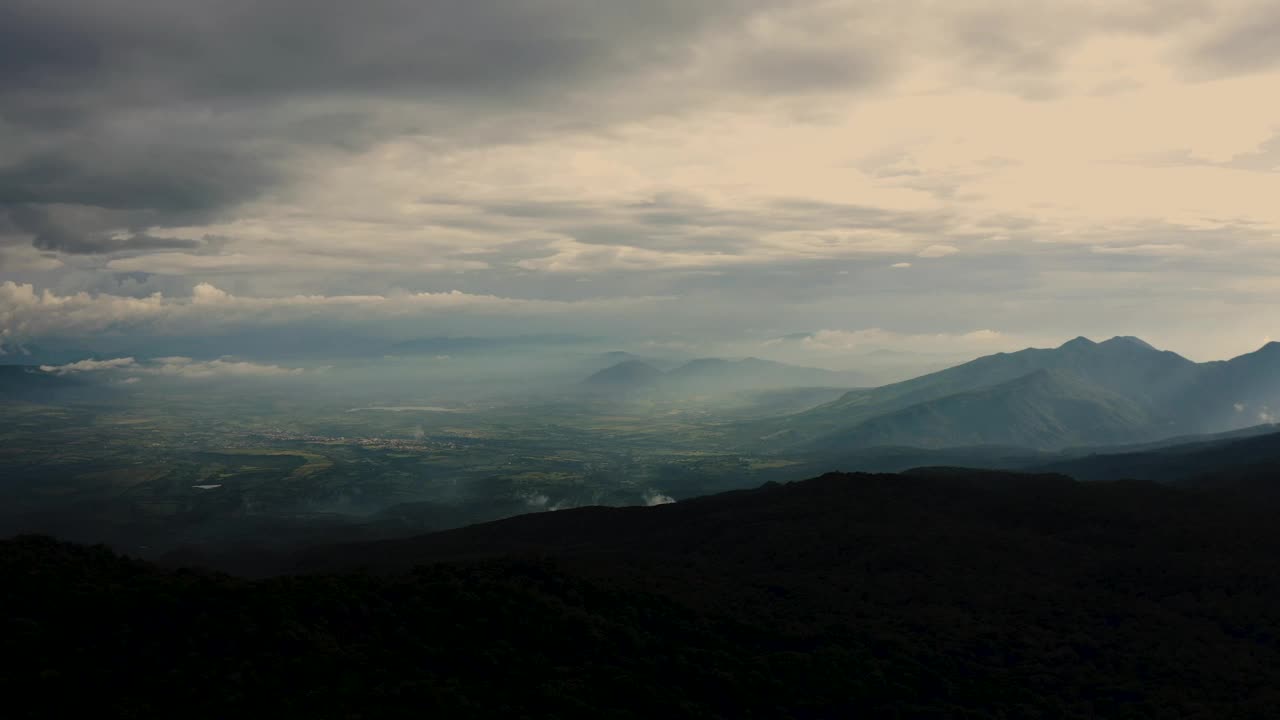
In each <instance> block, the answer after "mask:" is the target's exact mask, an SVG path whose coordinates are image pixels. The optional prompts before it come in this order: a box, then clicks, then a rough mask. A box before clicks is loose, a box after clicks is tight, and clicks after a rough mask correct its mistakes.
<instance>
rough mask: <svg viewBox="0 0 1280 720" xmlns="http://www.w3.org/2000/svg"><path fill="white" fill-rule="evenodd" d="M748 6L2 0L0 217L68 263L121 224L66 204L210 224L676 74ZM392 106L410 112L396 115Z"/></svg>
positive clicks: (583, 111) (465, 0)
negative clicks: (87, 222)
mask: <svg viewBox="0 0 1280 720" xmlns="http://www.w3.org/2000/svg"><path fill="white" fill-rule="evenodd" d="M759 4H761V3H758V2H756V0H702V1H700V2H697V3H689V2H684V1H682V0H680V1H677V0H653V1H649V2H644V3H636V2H629V1H625V0H595V1H593V2H589V3H587V2H573V1H570V0H524V1H522V2H496V1H489V2H477V1H476V0H426V1H419V2H410V1H408V0H372V1H370V2H361V3H351V2H348V1H347V0H318V1H317V0H306V1H303V0H278V1H274V2H259V1H258V0H253V1H250V0H220V1H219V2H216V3H211V2H197V1H196V0H177V1H173V0H166V1H163V2H161V1H159V0H121V1H118V2H111V3H102V2H97V1H96V0H8V1H7V2H5V3H3V4H2V5H0V211H2V210H3V208H6V207H7V208H9V209H10V212H15V210H13V208H15V207H17V206H36V207H38V208H41V209H42V211H43V212H44V213H45V214H46V215H48V216H50V217H51V218H52V219H51V220H49V221H48V222H46V223H43V225H48V226H50V227H59V228H61V230H52V229H50V227H42V228H41V229H40V230H38V231H34V233H35V234H36V236H37V238H41V239H38V240H37V244H38V246H41V247H48V248H56V249H59V250H64V251H72V250H73V249H74V248H80V247H83V246H84V245H85V244H86V243H92V242H93V241H92V240H90V239H88V234H92V233H93V232H102V231H106V230H109V229H118V228H119V226H118V225H104V226H101V227H94V228H83V229H81V228H78V227H75V226H79V225H82V224H83V223H82V222H81V223H71V222H65V221H63V220H62V219H61V218H59V217H58V216H59V215H60V214H61V213H63V211H64V206H80V207H82V208H98V209H104V210H113V211H123V212H124V213H125V214H126V215H127V217H126V218H125V226H127V227H139V228H140V227H164V226H173V225H178V224H184V223H192V222H195V221H199V220H202V219H212V218H217V217H219V216H220V214H224V213H225V212H227V211H229V210H231V209H233V208H235V207H236V206H238V205H240V204H241V203H243V202H245V201H248V200H252V199H255V198H257V197H260V196H261V195H263V194H264V193H266V192H269V191H271V190H272V189H273V188H275V187H279V186H281V185H282V184H284V183H287V182H288V181H289V180H290V178H291V172H293V171H294V170H293V169H292V168H291V164H290V160H291V159H292V158H294V157H296V156H298V155H299V153H300V151H302V150H304V149H305V148H307V147H314V146H316V145H325V146H329V147H331V148H336V149H339V150H342V149H358V148H359V147H362V146H366V145H368V144H369V143H372V142H375V141H377V140H378V139H380V138H381V137H385V136H391V135H396V134H401V133H406V132H409V133H415V134H425V135H433V136H441V137H447V136H448V135H449V133H450V132H452V131H455V130H456V129H457V128H459V127H473V128H474V127H478V126H484V125H488V126H494V127H493V129H492V130H491V132H495V133H498V134H499V135H501V134H502V133H514V132H518V131H522V130H523V131H528V130H529V127H528V125H529V123H528V121H527V118H526V121H525V122H524V123H520V122H516V121H515V120H514V119H513V118H514V116H518V115H521V114H522V113H528V112H535V111H537V110H538V109H539V108H542V109H547V108H556V107H557V103H562V102H564V101H565V98H568V97H570V96H574V95H575V94H576V93H583V92H586V91H588V90H589V89H591V88H592V87H594V86H596V84H597V83H598V81H601V80H604V79H609V80H610V81H611V82H612V81H617V80H620V79H622V78H625V77H628V76H630V75H631V74H634V73H639V72H643V71H645V70H646V69H648V68H652V67H655V66H658V65H662V64H664V63H673V62H678V61H679V60H680V59H681V58H683V57H685V56H686V55H687V54H688V52H689V51H690V47H691V44H692V39H693V38H694V37H696V36H697V35H698V34H699V33H701V32H703V31H704V30H706V29H707V28H708V27H712V26H715V27H719V26H722V25H726V24H733V23H734V22H736V21H737V20H738V19H740V18H741V17H742V16H743V15H744V14H745V13H748V12H750V11H751V10H752V9H753V8H755V7H756V6H757V5H759ZM397 104H398V105H399V106H403V105H406V104H408V105H410V106H413V107H415V108H416V109H418V110H421V111H422V112H420V113H416V114H414V116H413V117H412V118H409V119H401V118H396V117H392V116H394V115H395V112H394V108H395V107H397V106H398V105H397ZM591 112H592V109H591V108H590V107H589V106H582V107H581V108H580V109H579V111H577V112H575V113H573V115H574V116H575V117H574V118H573V121H572V122H577V123H582V122H590V118H589V115H590V113H591ZM16 212H19V213H21V212H24V211H22V210H16ZM78 214H79V216H80V217H81V219H83V216H84V215H85V213H84V212H79V213H78ZM99 217H100V219H103V220H106V219H108V218H107V217H106V216H105V215H101V214H100V216H99ZM109 219H110V220H111V221H112V222H118V221H119V220H120V218H117V217H114V216H113V217H110V218H109ZM30 224H31V223H28V225H30ZM81 231H82V232H84V233H86V235H83V236H81V237H79V238H77V237H73V236H72V235H73V234H74V233H76V232H81ZM28 232H33V231H30V230H28ZM135 246H136V247H137V248H142V247H144V246H147V247H180V246H177V245H165V244H163V243H157V244H154V245H146V241H144V240H142V239H141V238H140V239H139V240H138V241H137V243H135ZM121 249H125V248H121Z"/></svg>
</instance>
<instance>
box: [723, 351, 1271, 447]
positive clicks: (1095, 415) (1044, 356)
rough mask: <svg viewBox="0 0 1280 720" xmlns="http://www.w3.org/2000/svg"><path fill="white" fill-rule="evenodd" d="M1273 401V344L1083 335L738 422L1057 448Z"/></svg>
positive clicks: (1266, 409)
mask: <svg viewBox="0 0 1280 720" xmlns="http://www.w3.org/2000/svg"><path fill="white" fill-rule="evenodd" d="M1045 373H1047V374H1045ZM1272 408H1280V344H1276V343H1272V344H1270V345H1268V346H1267V347H1265V348H1263V349H1262V350H1259V351H1258V352H1256V353H1251V354H1249V355H1245V356H1241V357H1239V358H1235V359H1233V360H1230V361H1225V362H1220V363H1204V364H1198V363H1195V362H1192V361H1190V360H1188V359H1186V358H1184V357H1182V356H1180V355H1177V354H1176V353H1172V352H1168V351H1162V350H1157V349H1156V348H1154V347H1152V346H1151V345H1149V344H1148V343H1146V342H1144V341H1142V340H1140V339H1138V338H1134V337H1115V338H1112V339H1110V340H1107V341H1105V342H1101V343H1096V342H1093V341H1091V340H1089V339H1087V338H1083V337H1081V338H1076V339H1074V340H1071V341H1069V342H1067V343H1065V344H1063V345H1061V346H1060V347H1057V348H1052V349H1036V348H1033V349H1027V350H1021V351H1018V352H1014V353H998V354H995V355H989V356H986V357H982V358H978V359H977V360H973V361H972V362H968V363H964V364H962V365H958V366H956V367H952V368H948V369H946V370H942V371H940V372H936V373H931V374H929V375H924V376H922V377H918V378H914V379H912V380H907V381H904V382H900V383H894V384H891V385H885V386H883V387H878V388H870V389H861V390H853V391H850V392H849V393H847V394H846V395H845V396H844V397H842V398H840V399H838V400H836V401H834V402H831V403H827V404H826V405H822V406H820V407H817V408H813V409H811V410H809V411H806V412H802V413H798V414H795V415H792V416H789V417H783V418H777V419H774V420H771V421H768V422H760V423H754V424H748V425H744V426H743V428H742V433H743V436H744V438H748V439H749V438H755V439H757V440H758V439H761V438H763V439H765V440H768V441H771V442H772V443H774V444H775V446H777V447H788V446H790V447H808V448H820V447H833V446H838V445H841V444H845V445H848V446H850V447H864V446H866V445H867V444H868V443H876V442H884V443H891V444H907V445H915V446H920V447H948V446H960V445H965V444H972V443H975V442H980V443H989V444H997V445H1018V444H1022V443H1030V444H1029V445H1027V447H1029V448H1033V449H1055V448H1062V447H1065V446H1068V445H1071V444H1078V443H1086V444H1091V443H1112V444H1116V443H1125V442H1139V441H1142V440H1155V439H1158V438H1163V437H1169V436H1172V435H1178V434H1192V433H1206V432H1215V431H1221V430H1226V429H1232V428H1237V427H1244V426H1247V425H1252V424H1256V423H1257V422H1258V421H1266V420H1267V419H1268V418H1269V417H1271V414H1272ZM864 426H865V427H864Z"/></svg>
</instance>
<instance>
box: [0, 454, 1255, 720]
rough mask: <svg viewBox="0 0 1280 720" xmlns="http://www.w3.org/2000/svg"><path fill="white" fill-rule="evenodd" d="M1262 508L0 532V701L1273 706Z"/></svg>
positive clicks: (1151, 710) (433, 708) (918, 483)
mask: <svg viewBox="0 0 1280 720" xmlns="http://www.w3.org/2000/svg"><path fill="white" fill-rule="evenodd" d="M1273 508H1274V506H1270V507H1268V506H1263V505H1259V504H1257V503H1250V502H1246V501H1241V500H1240V498H1239V496H1238V495H1231V496H1224V497H1223V498H1222V499H1218V498H1217V496H1216V495H1214V494H1213V493H1212V491H1209V490H1183V489H1178V488H1175V487H1168V486H1160V485H1156V484H1151V483H1140V482H1127V483H1087V484H1084V483H1076V482H1074V481H1071V480H1069V479H1067V478H1065V477H1063V476H1057V475H1014V474H1003V473H992V472H980V471H961V470H927V471H917V472H913V473H908V474H905V475H827V476H823V477H821V478H817V479H814V480H809V481H804V482H797V483H790V484H786V485H769V486H765V487H762V488H760V489H757V490H751V491H740V492H734V493H728V494H724V495H718V496H711V497H707V498H701V499H697V500H691V501H686V502H681V503H678V504H675V505H668V506H661V507H657V508H620V509H606V508H589V509H582V510H572V511H562V512H557V513H544V514H540V515H535V516H525V517H520V518H514V519H511V520H506V521H501V522H497V523H490V524H486V525H480V526H474V527H471V528H466V529H462V530H458V531H452V532H448V533H440V534H436V535H431V536H424V537H421V538H416V539H411V540H404V541H392V542H382V543H376V544H361V545H353V546H346V547H340V548H329V549H323V550H316V551H314V552H313V553H311V554H310V555H309V556H307V557H306V558H304V559H303V561H302V562H303V565H304V568H305V569H307V570H309V571H310V572H309V574H299V575H292V576H283V577H276V578H272V579H266V580H257V581H249V580H243V579H237V578H232V577H230V576H225V575H218V574H213V573H205V572H196V571H176V570H162V569H159V568H156V567H153V566H149V565H145V564H142V563H138V562H135V561H132V560H128V559H124V558H120V557H117V556H115V555H113V554H112V553H110V552H109V551H107V550H105V549H102V548H89V547H84V546H76V545H69V544H63V543H59V542H56V541H53V540H50V539H47V538H36V537H25V538H18V539H14V540H10V541H6V542H4V543H3V544H0V574H2V577H3V578H4V582H3V589H0V602H2V604H3V617H4V622H5V623H6V627H5V631H4V633H5V634H4V637H5V643H6V645H7V646H8V647H7V649H6V662H8V663H9V664H10V666H11V667H10V668H9V669H8V670H7V671H6V672H4V673H2V674H0V678H2V679H0V683H3V687H0V690H2V691H3V692H4V693H5V697H6V706H7V708H8V709H9V710H8V712H7V713H6V714H10V716H19V717H20V716H62V714H63V712H64V711H65V710H67V709H68V708H70V707H72V706H73V705H74V706H79V704H81V703H84V702H85V701H86V700H88V701H91V702H92V703H93V704H94V706H95V708H96V710H97V712H96V714H97V715H101V716H108V717H120V716H159V715H172V714H178V713H180V714H182V715H184V716H206V717H227V716H229V715H231V714H232V713H240V714H249V715H250V716H254V717H266V716H272V715H275V716H277V717H297V716H302V715H304V714H306V715H309V716H312V717H396V716H414V717H429V716H436V717H450V718H456V717H557V718H573V717H582V718H588V717H589V718H599V717H624V718H625V717H634V718H652V717H664V718H665V717H706V718H712V717H719V718H752V717H757V718H779V717H780V718H787V717H792V718H818V717H851V716H867V717H912V718H914V717H973V718H984V717H990V718H1001V717H1008V718H1012V717H1017V718H1024V717H1052V718H1092V717H1108V718H1125V717H1132V718H1148V717H1161V718H1178V717H1189V718H1190V717H1194V718H1225V717H1259V718H1261V717H1268V716H1274V715H1273V714H1274V709H1275V707H1277V706H1278V705H1277V703H1280V577H1278V576H1277V573H1275V558H1276V557H1277V552H1278V551H1280V527H1277V525H1276V523H1274V522H1273V518H1274V514H1273ZM423 563H426V564H425V565H422V564H423ZM362 567H363V568H367V570H361V569H360V568H362Z"/></svg>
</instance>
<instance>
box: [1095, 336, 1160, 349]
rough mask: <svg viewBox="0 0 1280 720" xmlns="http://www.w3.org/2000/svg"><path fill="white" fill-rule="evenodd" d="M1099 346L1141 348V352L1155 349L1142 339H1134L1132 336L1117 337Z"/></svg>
mask: <svg viewBox="0 0 1280 720" xmlns="http://www.w3.org/2000/svg"><path fill="white" fill-rule="evenodd" d="M1101 344H1102V345H1107V346H1115V345H1129V346H1133V347H1139V348H1142V349H1143V350H1155V349H1156V348H1155V347H1154V346H1153V345H1151V343H1149V342H1147V341H1146V340H1143V339H1142V338H1139V337H1134V336H1133V335H1117V336H1115V337H1113V338H1111V339H1110V340H1107V341H1105V342H1103V343H1101Z"/></svg>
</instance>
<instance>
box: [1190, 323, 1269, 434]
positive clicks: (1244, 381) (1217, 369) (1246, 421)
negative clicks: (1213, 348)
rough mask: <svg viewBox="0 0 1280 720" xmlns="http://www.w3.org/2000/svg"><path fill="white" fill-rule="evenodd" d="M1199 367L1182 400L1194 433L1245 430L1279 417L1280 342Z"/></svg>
mask: <svg viewBox="0 0 1280 720" xmlns="http://www.w3.org/2000/svg"><path fill="white" fill-rule="evenodd" d="M1200 368H1201V372H1200V373H1199V374H1198V376H1197V377H1196V378H1195V381H1194V382H1192V383H1191V384H1190V385H1189V386H1188V387H1187V388H1186V389H1185V392H1184V394H1183V396H1182V398H1181V399H1182V402H1183V404H1184V406H1185V412H1186V413H1187V414H1188V415H1192V416H1194V419H1195V420H1196V422H1197V425H1196V428H1195V429H1196V430H1198V431H1200V432H1213V431H1215V430H1220V429H1224V428H1238V427H1247V426H1250V425H1254V424H1257V423H1260V422H1262V423H1267V422H1274V421H1275V420H1276V418H1277V417H1280V343H1277V342H1271V343H1267V344H1266V345H1264V346H1263V347H1262V348H1260V349H1259V350H1257V351H1255V352H1252V353H1248V354H1246V355H1241V356H1239V357H1236V358H1232V359H1231V360H1225V361H1219V362H1210V363H1205V364H1204V365H1202V366H1200Z"/></svg>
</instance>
